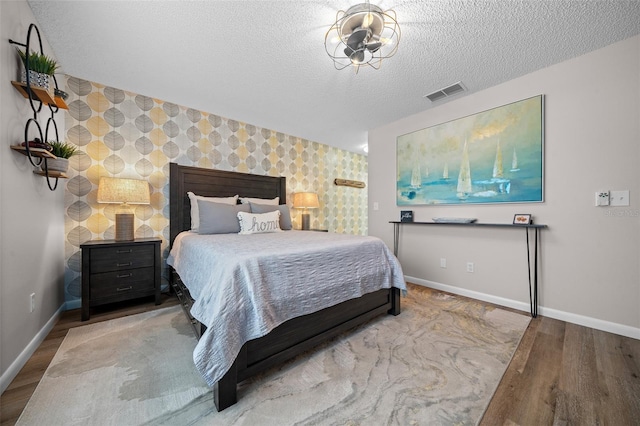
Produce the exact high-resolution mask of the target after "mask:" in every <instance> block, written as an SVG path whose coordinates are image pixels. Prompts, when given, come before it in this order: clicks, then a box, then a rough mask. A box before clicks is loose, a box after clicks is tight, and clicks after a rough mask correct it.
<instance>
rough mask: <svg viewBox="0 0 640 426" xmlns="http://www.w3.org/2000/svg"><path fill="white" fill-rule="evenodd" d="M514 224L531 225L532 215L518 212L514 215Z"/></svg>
mask: <svg viewBox="0 0 640 426" xmlns="http://www.w3.org/2000/svg"><path fill="white" fill-rule="evenodd" d="M513 224H514V225H531V215H530V214H516V215H515V216H513Z"/></svg>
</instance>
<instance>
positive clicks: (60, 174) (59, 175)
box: [33, 170, 69, 179]
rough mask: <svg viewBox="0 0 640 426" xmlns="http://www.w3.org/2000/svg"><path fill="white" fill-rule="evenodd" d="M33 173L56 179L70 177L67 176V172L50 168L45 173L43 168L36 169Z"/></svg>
mask: <svg viewBox="0 0 640 426" xmlns="http://www.w3.org/2000/svg"><path fill="white" fill-rule="evenodd" d="M33 173H35V174H37V175H40V176H49V177H52V178H56V179H58V178H60V179H69V176H67V175H66V174H65V173H63V172H57V171H54V170H49V171H48V172H47V173H45V172H44V171H42V170H34V171H33Z"/></svg>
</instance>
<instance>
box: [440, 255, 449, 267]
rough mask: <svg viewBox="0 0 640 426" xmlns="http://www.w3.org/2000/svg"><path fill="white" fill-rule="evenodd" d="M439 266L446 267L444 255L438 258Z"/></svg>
mask: <svg viewBox="0 0 640 426" xmlns="http://www.w3.org/2000/svg"><path fill="white" fill-rule="evenodd" d="M440 267H441V268H446V267H447V259H445V258H444V257H441V258H440Z"/></svg>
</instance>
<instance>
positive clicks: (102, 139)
mask: <svg viewBox="0 0 640 426" xmlns="http://www.w3.org/2000/svg"><path fill="white" fill-rule="evenodd" d="M63 90H66V91H67V93H69V98H68V99H67V104H68V105H69V110H68V111H66V112H65V128H66V134H65V137H64V139H65V141H66V142H70V143H72V144H75V145H77V146H78V148H79V151H80V154H79V155H75V156H73V157H71V158H70V162H69V163H70V165H69V172H68V173H67V174H68V175H69V179H68V180H66V181H64V180H61V182H64V183H66V185H65V259H66V268H65V300H66V301H67V302H72V301H75V302H77V301H79V300H80V297H81V274H80V272H81V252H80V244H82V243H84V242H86V241H89V240H101V239H113V238H114V224H115V208H116V207H115V205H112V204H98V203H97V201H96V193H97V189H98V181H99V179H100V177H102V176H110V177H124V178H135V179H145V180H147V181H148V182H149V183H150V188H151V204H150V205H146V206H136V207H135V208H134V211H135V229H136V231H135V233H136V237H137V238H143V237H159V238H162V240H163V243H162V250H163V259H166V256H167V254H168V244H167V242H168V239H169V179H168V176H169V163H170V162H175V163H178V164H181V165H187V166H197V167H205V168H212V169H219V170H230V171H238V172H244V173H252V174H257V175H269V176H285V177H286V178H287V203H288V204H289V206H291V200H292V199H293V197H292V196H291V194H292V193H294V192H300V191H312V192H317V193H318V197H319V200H320V208H319V209H317V210H314V211H312V212H311V219H312V222H311V227H313V228H323V229H329V230H330V231H332V232H339V233H350V234H360V235H366V234H367V190H366V189H358V188H350V187H343V186H335V185H334V184H333V180H334V179H335V178H341V179H349V180H359V181H364V182H367V158H366V157H365V156H363V155H359V154H355V153H353V152H349V151H344V150H341V149H338V148H334V147H330V146H328V145H324V144H319V143H316V142H311V141H308V140H305V139H301V138H297V137H294V136H290V135H286V134H283V133H280V132H276V131H274V130H270V129H263V128H259V127H256V126H253V125H251V124H246V123H242V122H239V121H235V120H231V119H228V118H223V117H219V116H217V115H214V114H209V113H207V112H202V111H197V110H194V109H191V108H186V107H183V106H179V105H176V104H173V103H169V102H163V101H161V100H158V99H154V98H150V97H147V96H143V95H139V94H135V93H131V92H126V91H123V90H120V89H116V88H112V87H106V86H104V85H100V84H97V83H94V82H90V81H86V80H81V79H78V78H75V77H70V76H67V77H66V89H63ZM291 214H292V219H293V222H294V227H296V228H299V227H300V218H299V212H298V211H296V210H295V209H291ZM165 274H166V268H163V280H164V281H165V283H166V275H165Z"/></svg>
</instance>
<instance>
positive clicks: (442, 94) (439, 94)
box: [424, 82, 467, 102]
mask: <svg viewBox="0 0 640 426" xmlns="http://www.w3.org/2000/svg"><path fill="white" fill-rule="evenodd" d="M465 90H467V89H465V87H464V86H463V85H462V83H461V82H457V83H453V84H452V85H450V86H447V87H445V88H443V89H440V90H436V91H435V92H433V93H429V94H428V95H424V97H425V98H428V99H429V100H430V101H431V102H435V101H438V100H440V99H442V98H446V97H448V96H452V95H455V94H456V93H460V92H464V91H465Z"/></svg>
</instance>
